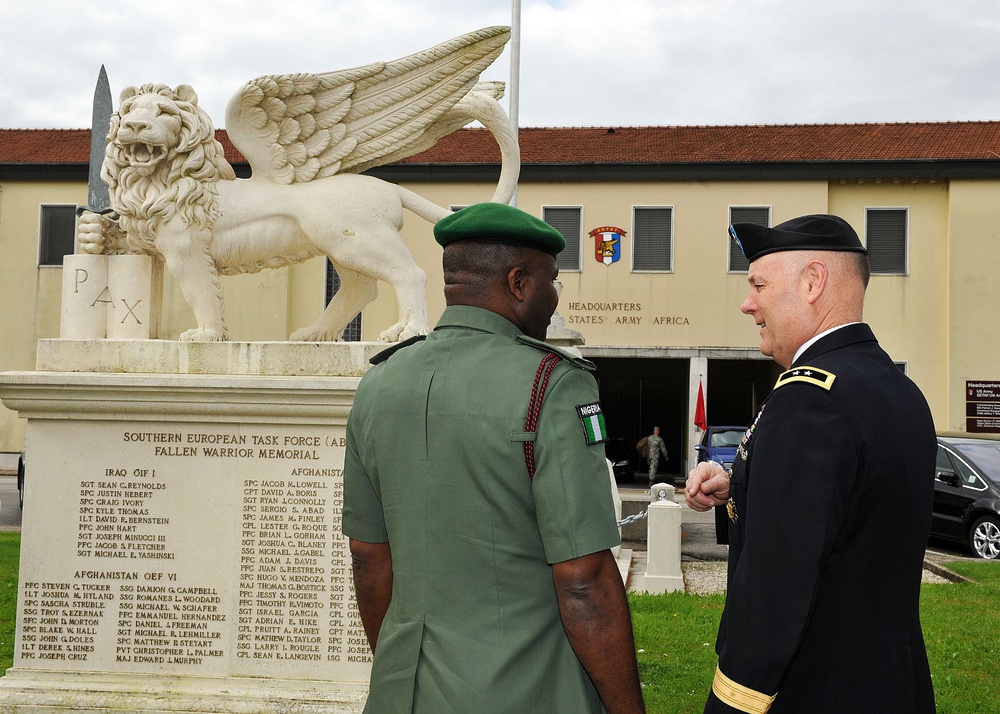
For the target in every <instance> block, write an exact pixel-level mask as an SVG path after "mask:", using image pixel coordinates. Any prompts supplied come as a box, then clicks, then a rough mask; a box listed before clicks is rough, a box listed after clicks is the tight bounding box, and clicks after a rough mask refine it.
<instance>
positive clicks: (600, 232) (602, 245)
mask: <svg viewBox="0 0 1000 714" xmlns="http://www.w3.org/2000/svg"><path fill="white" fill-rule="evenodd" d="M590 235H592V236H593V237H594V258H595V259H596V260H597V262H598V263H604V264H605V265H611V264H612V263H617V262H618V259H619V258H621V257H622V251H621V247H622V240H623V239H624V238H625V231H624V230H622V229H621V228H615V227H614V226H602V227H601V228H595V229H594V230H592V231H591V232H590Z"/></svg>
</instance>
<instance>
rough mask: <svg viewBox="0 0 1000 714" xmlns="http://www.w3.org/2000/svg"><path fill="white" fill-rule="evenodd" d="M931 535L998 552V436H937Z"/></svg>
mask: <svg viewBox="0 0 1000 714" xmlns="http://www.w3.org/2000/svg"><path fill="white" fill-rule="evenodd" d="M935 472H936V473H935V476H934V515H933V518H932V519H931V535H933V536H937V537H939V538H947V539H948V540H953V541H958V542H960V543H966V544H967V545H968V546H969V547H970V548H971V549H972V552H973V553H975V554H976V555H977V556H978V557H980V558H989V559H995V558H997V557H998V556H1000V441H998V440H994V439H983V438H976V437H966V436H961V437H960V436H939V437H938V449H937V467H936V468H935Z"/></svg>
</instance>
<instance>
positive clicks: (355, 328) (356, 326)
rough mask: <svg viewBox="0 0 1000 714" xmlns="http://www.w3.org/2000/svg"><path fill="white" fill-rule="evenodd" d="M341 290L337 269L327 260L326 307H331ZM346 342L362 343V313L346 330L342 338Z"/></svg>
mask: <svg viewBox="0 0 1000 714" xmlns="http://www.w3.org/2000/svg"><path fill="white" fill-rule="evenodd" d="M338 290H340V276H339V275H337V271H336V269H335V268H334V267H333V263H331V262H330V259H329V258H327V259H326V301H325V302H324V303H323V304H324V305H329V304H330V301H331V300H333V296H334V295H336V294H337V291H338ZM340 339H342V340H343V341H344V342H360V341H361V313H360V312H359V313H358V314H357V315H355V316H354V319H353V320H351V321H350V322H349V323H348V325H347V327H346V328H344V334H343V336H342V337H341V338H340Z"/></svg>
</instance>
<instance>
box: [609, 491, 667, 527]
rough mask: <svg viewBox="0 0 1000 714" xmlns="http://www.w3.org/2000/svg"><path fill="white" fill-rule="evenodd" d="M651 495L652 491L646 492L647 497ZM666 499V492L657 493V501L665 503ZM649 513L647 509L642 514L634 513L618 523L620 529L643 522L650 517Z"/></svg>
mask: <svg viewBox="0 0 1000 714" xmlns="http://www.w3.org/2000/svg"><path fill="white" fill-rule="evenodd" d="M650 493H651V491H650V490H647V491H646V495H647V496H648V495H650ZM666 499H667V492H666V491H663V490H660V491H658V492H657V493H656V500H657V501H665V500H666ZM648 513H649V509H648V508H647V509H646V510H644V511H641V512H640V513H634V514H632V515H631V516H627V517H625V518H622V519H621V520H620V521H618V527H619V528H621V527H622V526H627V525H628V524H629V523H635V522H636V521H641V520H642V519H643V518H645V517H646V516H647V515H648Z"/></svg>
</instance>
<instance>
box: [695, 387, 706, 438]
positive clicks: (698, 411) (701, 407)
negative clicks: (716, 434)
mask: <svg viewBox="0 0 1000 714" xmlns="http://www.w3.org/2000/svg"><path fill="white" fill-rule="evenodd" d="M694 425H695V426H696V427H698V428H699V429H701V430H702V431H705V429H707V428H708V422H707V421H705V395H704V393H703V392H702V391H701V380H700V379H699V380H698V402H697V404H695V407H694Z"/></svg>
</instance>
